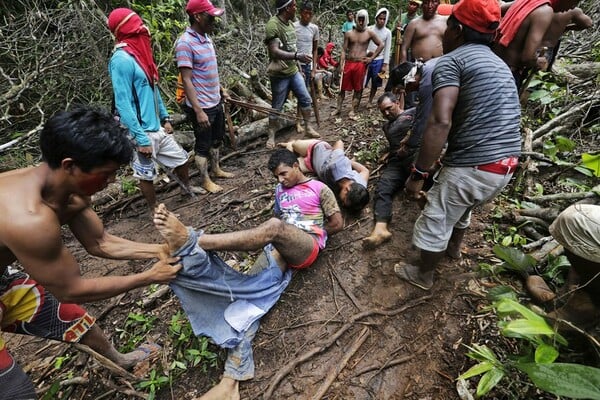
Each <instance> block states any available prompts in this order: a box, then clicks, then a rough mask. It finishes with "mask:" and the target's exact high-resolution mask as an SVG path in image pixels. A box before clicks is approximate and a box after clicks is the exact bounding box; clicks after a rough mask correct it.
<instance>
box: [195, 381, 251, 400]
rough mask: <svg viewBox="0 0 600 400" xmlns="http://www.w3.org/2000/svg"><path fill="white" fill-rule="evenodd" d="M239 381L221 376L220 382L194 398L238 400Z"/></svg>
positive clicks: (201, 399)
mask: <svg viewBox="0 0 600 400" xmlns="http://www.w3.org/2000/svg"><path fill="white" fill-rule="evenodd" d="M239 399H240V382H239V381H236V380H234V379H232V378H228V377H223V379H221V382H219V383H218V384H217V385H216V386H214V387H213V388H212V389H210V390H209V391H208V392H206V393H205V394H204V395H202V396H200V397H198V398H197V399H195V400H239Z"/></svg>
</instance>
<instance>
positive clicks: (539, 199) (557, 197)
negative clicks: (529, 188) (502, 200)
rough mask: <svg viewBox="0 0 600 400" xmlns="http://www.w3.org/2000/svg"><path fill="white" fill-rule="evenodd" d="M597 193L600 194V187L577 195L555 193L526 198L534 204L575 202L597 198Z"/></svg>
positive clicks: (576, 193)
mask: <svg viewBox="0 0 600 400" xmlns="http://www.w3.org/2000/svg"><path fill="white" fill-rule="evenodd" d="M597 192H600V185H598V186H596V187H594V188H593V189H592V191H590V192H575V193H555V194H547V195H544V196H536V197H530V196H525V200H527V201H532V202H534V203H538V204H539V203H547V202H550V201H569V202H575V201H578V200H582V199H589V198H594V197H597V196H598V194H597Z"/></svg>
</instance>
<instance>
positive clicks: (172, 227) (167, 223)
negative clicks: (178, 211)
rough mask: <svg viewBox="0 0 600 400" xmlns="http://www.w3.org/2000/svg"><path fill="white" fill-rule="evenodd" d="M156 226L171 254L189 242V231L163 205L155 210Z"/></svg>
mask: <svg viewBox="0 0 600 400" xmlns="http://www.w3.org/2000/svg"><path fill="white" fill-rule="evenodd" d="M154 226H155V227H156V229H158V231H159V232H160V234H161V235H162V237H163V238H164V239H165V240H166V241H167V243H168V245H169V249H170V250H171V252H175V251H176V250H177V249H179V248H180V247H181V246H183V245H184V244H185V242H187V239H188V230H187V228H186V227H185V225H183V224H182V223H181V221H179V219H178V218H177V217H176V216H175V214H173V213H172V212H171V211H169V210H167V207H166V206H165V205H164V204H163V203H161V204H159V205H158V206H157V207H156V209H155V210H154Z"/></svg>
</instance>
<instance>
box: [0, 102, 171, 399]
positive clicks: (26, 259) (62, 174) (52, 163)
mask: <svg viewBox="0 0 600 400" xmlns="http://www.w3.org/2000/svg"><path fill="white" fill-rule="evenodd" d="M40 147H41V150H42V160H43V162H42V163H41V164H40V165H38V166H36V167H30V168H23V169H19V170H15V171H10V172H5V173H3V174H0V187H2V190H1V191H0V310H2V311H3V313H4V315H2V314H1V313H0V328H1V329H2V330H6V331H10V332H12V333H19V334H29V335H30V334H32V333H31V332H35V335H36V336H41V337H45V338H48V339H55V340H60V341H64V342H70V343H81V344H85V345H87V346H89V347H91V348H92V349H93V350H95V351H96V352H98V353H100V354H102V355H103V356H105V357H107V358H109V359H110V360H112V361H114V362H115V363H117V364H118V365H120V366H121V367H123V368H130V367H132V366H133V365H135V364H137V363H138V362H139V361H141V360H142V359H144V358H146V357H148V352H147V351H146V350H150V349H149V347H150V346H146V349H145V348H144V346H142V347H141V348H140V349H138V350H135V351H133V352H131V353H128V354H121V353H119V352H118V351H117V350H116V349H115V348H114V347H113V345H112V344H111V343H110V342H109V340H108V339H107V338H106V336H105V335H104V333H103V332H102V330H101V329H100V328H99V327H98V326H97V325H96V324H95V318H94V317H93V316H91V315H89V314H88V313H87V312H86V311H85V310H84V309H83V308H82V307H80V306H79V305H78V304H80V303H87V302H92V301H98V300H103V299H108V298H110V297H113V296H116V295H118V294H120V293H124V292H126V291H128V290H131V289H135V288H139V287H143V286H147V285H150V284H153V283H167V282H169V281H170V280H171V279H173V278H174V277H175V275H176V274H177V271H179V269H180V266H172V265H170V264H169V262H172V261H175V259H165V260H164V261H159V262H157V263H156V264H154V266H153V267H152V268H150V269H149V270H146V271H142V272H140V273H137V274H132V275H126V276H102V277H97V278H89V277H83V276H82V275H81V271H80V267H79V264H78V263H77V260H76V259H75V257H74V256H73V254H72V253H71V252H70V251H69V249H68V248H67V247H66V246H65V244H64V242H63V239H62V234H61V230H62V227H63V226H65V225H66V226H68V228H69V229H70V230H71V232H72V233H73V235H74V236H75V237H76V238H77V240H79V242H80V243H81V244H82V245H83V247H84V248H85V249H86V250H87V252H88V253H89V254H92V255H94V256H97V257H103V258H110V259H119V260H131V259H151V258H155V257H158V256H159V254H161V253H163V252H164V250H165V249H164V246H163V245H159V244H146V243H138V242H133V241H130V240H126V239H122V238H119V237H116V236H113V235H111V234H109V233H108V232H106V231H105V230H104V226H103V225H102V222H101V221H100V219H99V218H98V216H97V215H96V213H95V212H94V211H93V210H92V208H91V206H90V204H91V202H90V196H91V195H93V194H94V193H96V192H98V191H100V190H102V189H104V188H105V187H106V186H107V185H108V184H109V183H110V182H114V180H115V175H116V173H117V170H118V169H119V167H120V166H122V165H125V164H127V163H129V162H130V160H131V157H132V155H133V151H134V148H133V144H132V143H131V141H130V139H129V133H128V131H127V129H126V128H123V127H122V126H120V125H119V123H118V122H116V121H115V119H114V117H113V115H112V114H110V113H108V112H105V111H99V110H95V109H91V108H81V109H77V110H74V111H69V112H61V113H58V114H56V115H54V116H53V117H51V118H50V119H49V120H48V122H47V123H46V124H45V126H44V128H43V130H42V132H41V134H40ZM16 261H18V262H19V263H20V265H21V266H22V271H20V270H16V269H13V268H10V265H11V264H12V263H13V262H16ZM59 316H60V318H59ZM0 398H2V399H9V398H10V399H25V398H27V399H30V398H36V395H35V390H34V387H33V385H32V384H31V382H30V380H29V378H28V377H27V376H26V375H25V372H23V370H22V369H21V368H20V367H19V366H18V365H17V364H16V362H15V361H14V360H13V358H12V356H11V355H10V354H9V353H8V351H7V349H6V347H5V344H4V341H3V340H2V338H1V337H0Z"/></svg>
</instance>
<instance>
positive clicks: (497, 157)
mask: <svg viewBox="0 0 600 400" xmlns="http://www.w3.org/2000/svg"><path fill="white" fill-rule="evenodd" d="M499 21H500V6H499V5H498V2H497V0H461V1H460V2H459V3H457V4H455V5H454V8H453V11H452V15H451V16H450V17H449V18H448V27H447V29H446V32H445V34H444V39H443V46H444V55H443V56H442V57H440V58H439V60H438V62H437V64H436V66H435V69H434V71H433V77H432V88H433V108H432V114H431V116H430V117H429V120H428V123H427V126H426V128H425V132H424V135H423V140H422V142H421V150H420V152H419V156H418V158H417V161H416V162H415V165H414V167H413V172H412V174H411V176H410V177H409V178H408V180H407V181H406V191H407V194H408V195H409V197H412V198H413V199H415V200H417V199H419V198H421V196H424V193H423V192H422V191H421V189H422V186H423V181H424V179H425V178H426V177H427V175H428V173H427V171H428V170H429V168H430V166H431V165H432V164H433V163H434V162H435V161H436V160H437V158H438V157H439V155H440V153H441V151H442V148H443V146H444V144H445V143H446V142H448V148H447V150H446V153H445V156H444V158H443V160H442V163H443V167H442V169H441V170H440V171H439V173H438V175H437V177H436V179H435V184H434V185H433V187H432V188H431V189H430V190H429V192H428V193H427V204H426V205H425V208H424V209H423V211H422V212H421V215H420V216H419V218H418V219H417V221H416V223H415V227H414V231H413V244H414V245H415V246H416V247H418V248H419V249H420V259H419V260H418V261H417V262H416V263H414V264H409V263H405V262H401V263H398V264H396V265H395V266H394V270H395V272H396V274H397V275H398V276H399V277H400V278H401V279H403V280H405V281H407V282H408V283H411V284H412V285H414V286H417V287H419V288H421V289H424V290H429V289H430V288H431V287H432V286H433V277H434V272H435V269H436V267H437V265H438V263H439V262H440V261H441V260H442V258H443V257H444V255H445V254H447V255H448V256H449V257H451V258H459V257H460V255H461V254H460V245H461V242H462V238H463V236H464V233H465V230H466V229H467V227H468V226H469V223H470V218H471V210H472V209H473V208H474V207H476V206H478V205H480V204H482V203H484V202H486V201H489V200H491V199H493V198H494V197H496V196H497V195H498V194H499V193H500V191H501V190H502V189H503V188H504V186H506V185H507V184H508V181H509V180H510V178H511V177H512V174H513V172H514V170H515V168H516V166H517V163H518V156H519V155H520V153H521V136H520V132H519V123H520V111H521V110H520V106H519V98H518V95H517V89H516V86H515V84H514V81H513V78H512V74H511V71H510V69H509V68H508V66H507V65H506V64H504V63H502V62H500V61H501V60H500V58H498V56H496V55H495V54H494V53H493V52H492V50H491V49H490V44H491V43H492V40H493V38H494V33H495V31H496V29H497V27H498V25H499Z"/></svg>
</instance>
